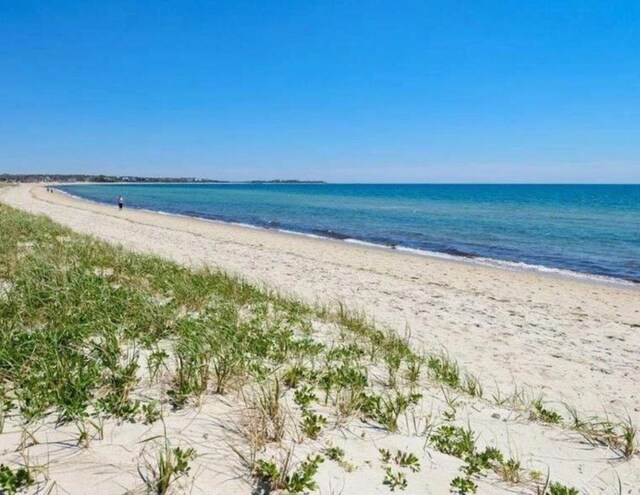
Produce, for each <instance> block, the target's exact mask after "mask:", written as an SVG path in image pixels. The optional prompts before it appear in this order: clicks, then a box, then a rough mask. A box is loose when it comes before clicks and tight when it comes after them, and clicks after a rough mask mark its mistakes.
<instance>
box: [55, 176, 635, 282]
mask: <svg viewBox="0 0 640 495" xmlns="http://www.w3.org/2000/svg"><path fill="white" fill-rule="evenodd" d="M59 189H61V190H63V191H65V192H67V193H69V194H72V195H74V196H78V197H81V198H85V199H89V200H92V201H97V202H101V203H107V204H113V205H114V206H115V205H116V200H117V198H118V195H123V196H124V198H125V201H126V207H127V208H140V209H146V210H153V211H159V212H164V213H173V214H181V215H188V216H193V217H200V218H204V219H211V220H219V221H223V222H231V223H238V224H245V225H251V226H256V227H263V228H267V229H277V230H283V231H289V232H297V233H301V234H307V235H314V236H320V237H328V238H333V239H341V240H344V241H346V242H361V243H370V244H376V245H381V246H388V247H392V248H394V249H399V250H407V251H412V252H416V253H423V254H430V255H434V256H444V257H454V258H465V259H469V260H471V259H472V260H474V261H475V262H478V263H484V264H497V265H502V266H505V267H508V268H513V269H524V270H540V271H552V272H558V273H565V274H572V275H576V276H586V277H592V278H599V279H601V280H604V281H606V280H615V281H619V282H622V283H640V185H458V184H456V185H454V184H450V185H448V184H200V183H198V184H104V185H102V184H101V185H68V186H61V187H59Z"/></svg>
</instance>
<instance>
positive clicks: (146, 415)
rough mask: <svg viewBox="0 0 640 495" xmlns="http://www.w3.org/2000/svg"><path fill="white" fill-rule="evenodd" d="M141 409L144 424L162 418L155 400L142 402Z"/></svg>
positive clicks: (149, 423)
mask: <svg viewBox="0 0 640 495" xmlns="http://www.w3.org/2000/svg"><path fill="white" fill-rule="evenodd" d="M141 410H142V417H143V423H144V424H145V425H151V424H153V423H155V422H156V421H158V420H159V419H161V418H162V410H161V409H160V408H159V407H158V403H157V402H155V401H153V402H147V403H146V404H142V407H141Z"/></svg>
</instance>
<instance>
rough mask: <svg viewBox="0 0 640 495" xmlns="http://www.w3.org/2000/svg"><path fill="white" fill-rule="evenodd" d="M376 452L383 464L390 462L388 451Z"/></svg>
mask: <svg viewBox="0 0 640 495" xmlns="http://www.w3.org/2000/svg"><path fill="white" fill-rule="evenodd" d="M378 452H380V460H381V461H382V463H383V464H389V462H391V451H389V449H378Z"/></svg>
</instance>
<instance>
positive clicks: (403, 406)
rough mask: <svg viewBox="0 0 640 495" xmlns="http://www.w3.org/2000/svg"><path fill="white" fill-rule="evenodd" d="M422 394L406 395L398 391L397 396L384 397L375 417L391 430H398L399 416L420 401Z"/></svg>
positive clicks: (378, 405)
mask: <svg viewBox="0 0 640 495" xmlns="http://www.w3.org/2000/svg"><path fill="white" fill-rule="evenodd" d="M421 398H422V395H420V394H409V395H404V394H402V393H398V392H396V395H395V396H386V397H382V398H381V399H380V401H379V402H378V404H377V405H376V406H377V407H376V410H375V416H374V417H375V419H376V420H377V421H378V422H379V423H380V424H381V425H382V426H384V427H385V428H387V430H389V431H390V432H396V431H398V418H399V417H400V415H401V414H403V413H404V412H406V411H407V409H409V407H411V406H412V405H415V404H417V403H418V401H419V400H420V399H421Z"/></svg>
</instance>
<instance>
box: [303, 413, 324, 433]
mask: <svg viewBox="0 0 640 495" xmlns="http://www.w3.org/2000/svg"><path fill="white" fill-rule="evenodd" d="M326 424H327V418H326V417H324V416H322V415H320V414H316V413H314V412H311V411H308V410H305V411H304V412H303V413H302V423H301V425H300V426H301V427H302V431H304V433H305V435H307V436H308V437H309V438H310V439H312V440H316V439H317V438H318V435H320V432H321V431H322V428H323V427H324V426H325V425H326Z"/></svg>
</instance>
